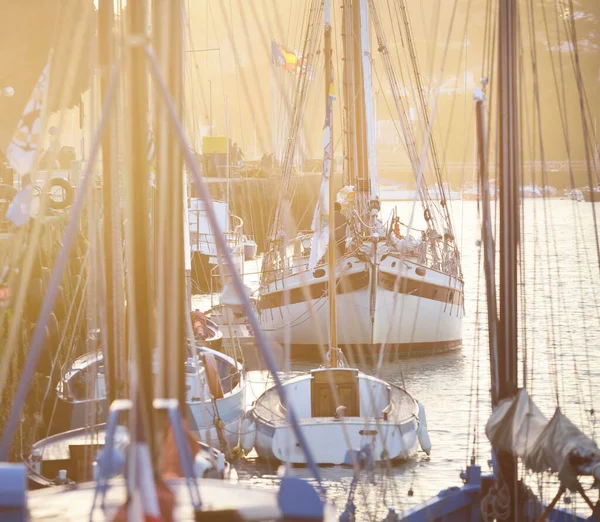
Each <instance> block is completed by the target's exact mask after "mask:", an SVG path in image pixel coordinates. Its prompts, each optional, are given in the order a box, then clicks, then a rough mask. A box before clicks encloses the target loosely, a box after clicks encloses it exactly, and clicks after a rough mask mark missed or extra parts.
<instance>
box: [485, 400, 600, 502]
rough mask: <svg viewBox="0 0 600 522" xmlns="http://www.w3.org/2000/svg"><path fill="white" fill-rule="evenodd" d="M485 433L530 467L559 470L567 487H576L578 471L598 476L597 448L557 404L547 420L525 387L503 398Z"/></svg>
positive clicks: (599, 452)
mask: <svg viewBox="0 0 600 522" xmlns="http://www.w3.org/2000/svg"><path fill="white" fill-rule="evenodd" d="M485 432H486V435H487V437H488V439H489V441H490V442H491V444H492V446H493V448H494V449H495V450H496V451H506V452H508V453H511V454H513V455H515V456H516V457H520V458H521V459H522V460H523V462H524V464H525V466H526V467H527V468H528V469H530V470H531V471H534V472H537V473H540V472H544V471H550V472H553V473H558V478H559V479H560V481H561V483H562V484H563V485H564V486H566V487H567V488H569V489H570V490H576V489H577V488H578V482H577V477H578V475H592V476H595V477H596V479H599V478H600V450H599V449H598V446H597V445H596V443H595V442H594V441H593V440H591V439H590V438H589V437H587V436H586V435H585V434H584V433H583V432H581V430H579V428H577V426H575V425H574V424H573V423H572V422H571V421H570V420H569V419H567V417H565V416H564V415H563V413H562V412H561V410H560V408H556V411H555V412H554V416H553V417H552V419H551V420H550V421H548V420H547V419H546V417H545V416H544V415H543V414H542V412H541V411H540V410H539V409H538V407H537V406H536V405H535V403H534V402H533V400H532V399H531V397H529V394H528V393H527V390H525V389H522V390H521V391H520V392H519V394H518V395H517V396H516V397H514V398H512V399H506V400H504V401H502V402H501V403H500V404H499V405H498V407H497V408H496V410H495V411H494V412H493V413H492V416H491V417H490V419H489V421H488V423H487V425H486V429H485Z"/></svg>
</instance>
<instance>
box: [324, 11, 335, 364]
mask: <svg viewBox="0 0 600 522" xmlns="http://www.w3.org/2000/svg"><path fill="white" fill-rule="evenodd" d="M331 59H332V48H331V4H330V0H325V112H326V116H325V118H326V120H329V143H327V144H326V145H325V157H324V161H325V162H326V161H327V155H328V154H330V155H331V157H330V158H329V167H328V168H329V248H328V249H327V250H328V265H329V267H328V272H329V283H328V288H329V330H330V334H329V349H330V350H331V361H330V364H331V367H332V368H336V367H337V365H338V361H337V310H336V302H335V301H336V285H335V258H336V244H335V219H334V212H333V207H334V205H335V189H334V185H333V109H332V108H331V107H330V105H331V100H330V99H329V97H330V94H331V93H330V89H331V83H332V80H333V74H332V62H331ZM328 151H330V152H328ZM324 168H325V165H324Z"/></svg>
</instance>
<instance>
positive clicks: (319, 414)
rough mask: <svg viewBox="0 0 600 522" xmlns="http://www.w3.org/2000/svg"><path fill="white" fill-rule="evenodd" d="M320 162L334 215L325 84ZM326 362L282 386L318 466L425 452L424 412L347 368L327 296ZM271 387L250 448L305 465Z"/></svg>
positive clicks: (332, 248) (259, 406)
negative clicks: (362, 454)
mask: <svg viewBox="0 0 600 522" xmlns="http://www.w3.org/2000/svg"><path fill="white" fill-rule="evenodd" d="M324 10H325V16H324V26H325V31H324V32H325V59H326V66H325V67H326V69H325V77H326V78H330V77H331V72H332V63H331V54H332V52H331V6H330V1H329V0H325V2H324ZM325 96H326V100H327V101H326V108H325V111H326V116H325V132H324V134H325V138H324V142H325V147H324V149H325V157H324V160H323V174H324V178H325V179H326V181H327V183H328V188H329V192H328V194H329V201H328V204H329V209H331V210H333V199H334V191H333V176H332V171H331V169H332V158H333V155H332V151H333V141H332V130H333V121H332V112H333V96H332V94H331V90H330V86H329V85H327V86H326V93H325ZM327 220H328V225H329V226H328V232H329V237H328V239H329V244H328V254H327V258H328V264H327V267H328V277H329V280H328V288H335V276H334V274H335V270H334V266H335V262H336V241H335V239H336V238H335V222H334V213H333V212H332V211H330V212H329V214H328V216H327ZM328 298H329V299H328V303H329V318H330V321H331V324H330V327H329V332H330V339H329V346H330V348H329V351H328V354H327V355H328V358H329V363H330V364H329V365H328V366H327V367H321V368H318V369H315V370H312V371H311V372H309V373H306V374H303V375H300V376H298V377H295V378H293V379H290V380H288V381H286V382H284V383H283V387H284V388H285V389H286V390H288V393H289V396H290V397H291V398H292V399H291V402H292V404H293V407H294V409H295V411H296V412H297V415H298V416H299V421H300V425H301V426H302V431H303V433H304V436H305V437H306V440H307V443H308V445H309V446H310V448H311V449H312V450H313V457H314V459H315V461H316V463H317V464H344V463H345V464H352V460H351V459H350V458H349V451H352V450H354V449H359V450H360V449H361V448H364V447H365V446H367V447H368V448H369V451H370V452H371V453H372V454H373V456H374V460H375V461H376V462H385V461H390V460H395V459H405V458H408V457H409V456H410V455H412V454H413V453H414V452H415V451H416V449H417V444H418V443H420V444H421V447H422V448H423V449H424V450H425V451H426V452H427V453H429V451H430V449H431V445H430V442H429V438H428V434H427V425H426V420H425V410H424V408H423V406H422V405H420V404H419V403H418V402H417V400H416V399H415V398H414V397H413V396H412V395H410V393H408V392H407V391H406V390H404V389H403V388H400V387H399V386H396V385H393V384H390V383H388V382H386V381H384V380H382V379H379V378H377V377H374V376H370V375H367V374H365V373H363V372H361V371H359V370H358V369H356V368H349V367H348V365H347V363H346V361H345V357H344V355H343V352H342V351H341V350H340V349H339V348H338V337H337V332H338V327H337V304H336V303H337V296H336V295H335V292H334V293H332V294H331V295H328ZM278 393H279V390H278V389H277V388H276V387H273V388H270V389H268V390H266V391H265V392H264V393H263V394H262V395H260V396H259V397H258V399H257V400H256V401H255V403H254V408H253V410H252V412H253V417H254V422H255V424H256V430H257V435H256V442H255V448H256V452H257V454H258V456H259V457H262V458H268V459H272V458H275V459H277V460H279V461H282V462H286V463H291V464H306V456H305V455H304V453H303V452H302V451H301V448H300V446H299V445H298V443H297V441H296V438H295V436H294V434H293V431H292V427H291V425H290V423H289V420H288V413H287V408H286V407H285V406H284V405H282V403H281V401H280V399H279V394H278Z"/></svg>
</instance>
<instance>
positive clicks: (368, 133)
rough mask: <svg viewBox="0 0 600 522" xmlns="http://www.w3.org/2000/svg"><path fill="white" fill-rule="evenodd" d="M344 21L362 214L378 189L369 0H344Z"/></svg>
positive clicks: (350, 130)
mask: <svg viewBox="0 0 600 522" xmlns="http://www.w3.org/2000/svg"><path fill="white" fill-rule="evenodd" d="M343 24H344V64H345V65H344V67H345V70H344V79H345V82H344V83H345V97H346V101H345V104H346V116H347V118H346V127H347V143H346V150H347V155H348V171H349V173H350V174H351V178H353V180H354V182H355V184H356V192H357V196H358V197H357V204H358V211H359V213H361V214H362V213H364V212H365V211H366V210H367V208H368V206H367V204H368V201H369V200H370V199H372V198H373V197H375V196H376V195H377V193H378V188H377V178H376V171H377V157H376V151H375V137H376V136H375V111H374V106H373V87H372V84H371V44H370V36H369V10H368V0H345V2H344V18H343Z"/></svg>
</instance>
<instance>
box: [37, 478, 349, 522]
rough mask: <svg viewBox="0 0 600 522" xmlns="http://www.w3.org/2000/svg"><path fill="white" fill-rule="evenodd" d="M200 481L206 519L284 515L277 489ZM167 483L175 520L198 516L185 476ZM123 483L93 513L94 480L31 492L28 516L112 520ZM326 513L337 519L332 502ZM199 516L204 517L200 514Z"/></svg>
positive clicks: (122, 494) (65, 521)
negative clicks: (171, 493) (183, 478)
mask: <svg viewBox="0 0 600 522" xmlns="http://www.w3.org/2000/svg"><path fill="white" fill-rule="evenodd" d="M197 484H198V490H199V493H200V498H201V500H202V502H203V503H202V512H206V513H207V515H206V516H207V520H217V518H215V517H217V516H219V512H220V516H222V517H224V519H228V520H229V519H233V518H230V517H231V516H232V512H234V513H235V512H237V513H239V515H241V518H239V519H240V520H278V519H280V518H281V511H280V508H279V505H278V497H277V491H272V490H267V489H264V490H261V489H257V488H250V487H247V486H242V485H239V484H233V483H228V482H225V481H222V480H212V479H201V480H199V481H198V482H197ZM167 485H168V487H169V489H170V490H171V491H173V493H174V495H175V508H174V511H173V520H180V521H186V520H189V521H193V520H199V518H197V515H196V514H195V513H194V509H193V507H192V504H191V502H190V494H189V489H188V487H187V485H186V483H185V482H184V481H183V480H172V481H167ZM124 486H125V485H124V482H123V481H122V480H118V479H117V480H114V481H112V482H111V487H110V489H109V490H108V492H107V495H106V504H105V509H104V510H102V509H100V502H99V501H98V505H97V506H96V509H95V510H94V512H93V513H91V506H92V504H93V498H94V484H93V483H85V484H80V485H77V486H69V487H56V488H49V489H47V490H41V491H37V492H34V493H30V494H29V495H28V498H27V505H28V509H29V517H30V518H29V520H32V521H36V520H45V521H53V520H56V521H58V520H60V521H61V522H70V521H78V522H79V521H81V520H89V521H105V520H106V521H108V520H111V521H112V520H114V519H115V516H116V514H117V512H118V510H119V509H120V508H121V507H122V506H123V504H124V503H125V501H126V499H127V489H126V488H125V487H124ZM325 513H326V515H325V520H336V519H337V517H336V516H335V512H334V511H333V510H332V508H331V506H326V508H325ZM227 515H229V517H228V516H227ZM198 516H200V517H201V515H198ZM219 519H221V518H219ZM235 520H238V518H235Z"/></svg>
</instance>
